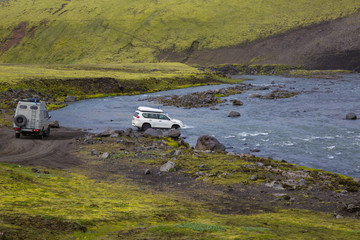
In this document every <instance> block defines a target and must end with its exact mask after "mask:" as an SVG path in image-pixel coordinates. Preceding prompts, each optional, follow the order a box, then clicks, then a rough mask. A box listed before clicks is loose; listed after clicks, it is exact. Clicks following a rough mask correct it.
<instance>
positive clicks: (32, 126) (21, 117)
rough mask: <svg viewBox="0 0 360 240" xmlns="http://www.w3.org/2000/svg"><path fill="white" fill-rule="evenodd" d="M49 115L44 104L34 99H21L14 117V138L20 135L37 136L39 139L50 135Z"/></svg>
mask: <svg viewBox="0 0 360 240" xmlns="http://www.w3.org/2000/svg"><path fill="white" fill-rule="evenodd" d="M50 118H51V116H49V113H48V111H47V107H46V104H45V102H42V101H39V100H37V99H36V98H35V99H23V100H20V101H19V102H18V105H17V107H16V111H15V116H14V130H15V137H16V138H19V137H20V134H22V135H23V136H26V135H37V136H39V137H40V138H41V139H42V138H43V137H46V136H49V135H50V126H49V123H50V122H49V119H50Z"/></svg>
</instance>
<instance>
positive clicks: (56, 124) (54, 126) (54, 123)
mask: <svg viewBox="0 0 360 240" xmlns="http://www.w3.org/2000/svg"><path fill="white" fill-rule="evenodd" d="M49 127H51V128H60V124H59V122H58V120H55V121H53V122H51V123H49Z"/></svg>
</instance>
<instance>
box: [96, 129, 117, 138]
mask: <svg viewBox="0 0 360 240" xmlns="http://www.w3.org/2000/svg"><path fill="white" fill-rule="evenodd" d="M114 133H115V131H114V130H112V129H107V130H105V131H104V132H102V133H99V134H97V136H98V137H110V136H111V134H114Z"/></svg>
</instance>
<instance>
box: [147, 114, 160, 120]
mask: <svg viewBox="0 0 360 240" xmlns="http://www.w3.org/2000/svg"><path fill="white" fill-rule="evenodd" d="M149 118H153V119H158V118H159V114H155V113H149Z"/></svg>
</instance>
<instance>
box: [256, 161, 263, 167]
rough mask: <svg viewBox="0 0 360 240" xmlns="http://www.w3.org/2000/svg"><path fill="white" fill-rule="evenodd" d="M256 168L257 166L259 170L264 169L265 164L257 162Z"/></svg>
mask: <svg viewBox="0 0 360 240" xmlns="http://www.w3.org/2000/svg"><path fill="white" fill-rule="evenodd" d="M255 166H257V167H258V168H263V167H264V164H263V163H261V162H256V163H255Z"/></svg>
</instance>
